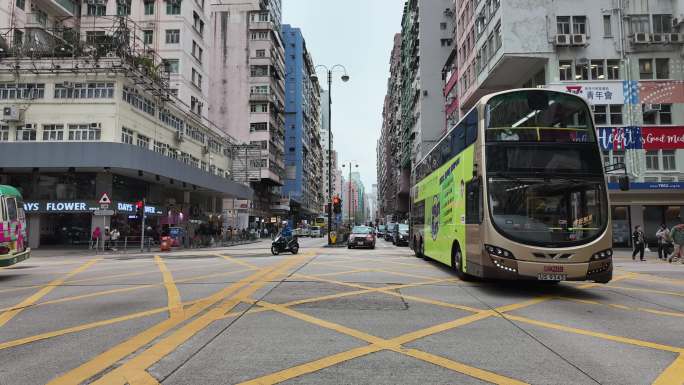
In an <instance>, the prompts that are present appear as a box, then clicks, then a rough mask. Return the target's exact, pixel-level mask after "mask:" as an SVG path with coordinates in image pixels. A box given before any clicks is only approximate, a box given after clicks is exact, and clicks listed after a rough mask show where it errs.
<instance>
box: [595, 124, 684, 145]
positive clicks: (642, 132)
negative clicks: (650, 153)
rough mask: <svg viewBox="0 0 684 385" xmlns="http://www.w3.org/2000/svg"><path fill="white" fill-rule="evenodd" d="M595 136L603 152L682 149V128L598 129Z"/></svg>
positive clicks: (683, 133)
mask: <svg viewBox="0 0 684 385" xmlns="http://www.w3.org/2000/svg"><path fill="white" fill-rule="evenodd" d="M597 134H598V140H599V143H600V145H601V150H603V151H609V150H641V149H644V150H678V149H684V126H673V127H599V128H598V129H597Z"/></svg>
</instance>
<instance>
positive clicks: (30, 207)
mask: <svg viewBox="0 0 684 385" xmlns="http://www.w3.org/2000/svg"><path fill="white" fill-rule="evenodd" d="M93 210H97V207H95V205H94V204H92V203H90V202H83V201H46V202H24V211H26V212H27V213H87V212H89V211H93Z"/></svg>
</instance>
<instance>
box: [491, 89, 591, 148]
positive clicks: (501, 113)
mask: <svg viewBox="0 0 684 385" xmlns="http://www.w3.org/2000/svg"><path fill="white" fill-rule="evenodd" d="M485 133H486V135H485V136H486V141H487V142H554V143H594V142H596V134H595V132H594V126H593V123H592V120H591V113H590V111H589V108H588V106H587V104H586V103H585V102H584V101H583V100H582V99H581V98H580V97H577V96H573V95H569V94H564V93H560V92H555V91H548V90H523V91H517V92H509V93H505V94H501V95H497V96H494V97H493V98H492V99H491V100H489V102H488V103H487V105H486V106H485Z"/></svg>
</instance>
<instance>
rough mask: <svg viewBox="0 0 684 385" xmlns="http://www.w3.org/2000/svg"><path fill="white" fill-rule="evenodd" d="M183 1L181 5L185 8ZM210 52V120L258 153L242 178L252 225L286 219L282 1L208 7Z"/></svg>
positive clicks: (231, 0)
mask: <svg viewBox="0 0 684 385" xmlns="http://www.w3.org/2000/svg"><path fill="white" fill-rule="evenodd" d="M185 3H186V2H183V4H185ZM208 7H209V8H210V9H209V24H210V31H209V32H208V33H209V35H210V37H211V42H212V47H211V50H210V54H209V58H208V61H209V71H210V74H211V81H210V82H209V98H210V100H211V101H212V103H211V108H210V109H209V118H210V119H211V120H212V121H215V122H222V127H223V129H224V130H225V132H227V133H229V134H230V135H232V136H233V137H234V138H235V139H236V140H237V141H238V142H239V143H249V144H251V145H253V146H255V147H257V148H258V151H259V153H260V156H259V158H258V159H253V160H250V164H249V165H248V166H249V167H255V168H259V169H260V172H259V173H258V174H257V175H252V174H251V173H250V175H245V180H244V182H245V183H249V184H250V186H251V187H252V188H253V189H254V191H255V199H254V200H252V201H250V202H241V203H240V205H242V206H247V207H248V215H249V222H250V223H259V222H263V221H264V220H265V219H269V220H270V221H274V219H275V221H277V220H278V217H284V216H286V215H289V210H290V207H289V202H288V201H287V200H282V199H281V194H282V191H281V190H282V189H281V187H282V185H283V184H284V178H285V168H284V145H285V143H284V140H285V104H284V103H285V88H284V87H285V69H284V67H285V63H284V47H283V43H282V35H281V31H280V25H281V2H280V0H271V1H262V0H248V1H243V0H239V1H238V0H226V1H221V2H214V3H211V4H209V5H208Z"/></svg>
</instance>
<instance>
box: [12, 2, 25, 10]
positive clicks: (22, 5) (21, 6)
mask: <svg viewBox="0 0 684 385" xmlns="http://www.w3.org/2000/svg"><path fill="white" fill-rule="evenodd" d="M14 4H15V5H16V6H17V8H19V9H26V0H17V1H16V2H15V3H14Z"/></svg>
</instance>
